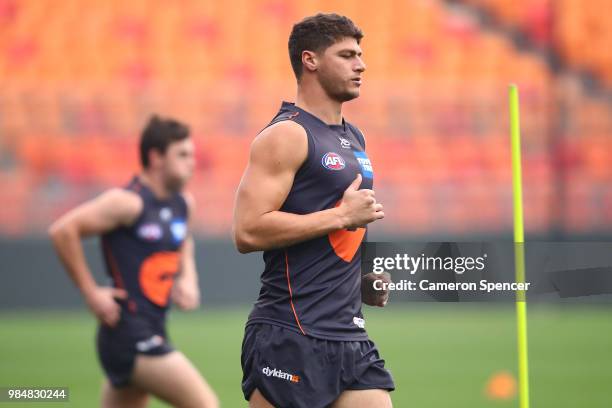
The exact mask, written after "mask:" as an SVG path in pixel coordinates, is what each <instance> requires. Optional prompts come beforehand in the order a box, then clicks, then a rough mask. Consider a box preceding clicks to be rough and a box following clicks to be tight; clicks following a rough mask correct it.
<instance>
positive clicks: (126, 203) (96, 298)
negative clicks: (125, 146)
mask: <svg viewBox="0 0 612 408" xmlns="http://www.w3.org/2000/svg"><path fill="white" fill-rule="evenodd" d="M141 209H142V200H141V199H140V198H139V197H138V196H137V195H135V194H134V193H131V192H128V191H125V190H120V189H112V190H109V191H107V192H105V193H103V194H101V195H100V196H99V197H97V198H95V199H93V200H91V201H88V202H86V203H84V204H82V205H80V206H78V207H76V208H75V209H73V210H71V211H69V212H68V213H67V214H65V215H63V216H62V217H60V218H59V219H58V220H57V221H56V222H54V223H53V224H52V225H51V227H49V236H50V237H51V240H52V242H53V246H54V248H55V251H56V252H57V254H58V256H59V258H60V260H61V261H62V264H63V265H64V267H65V269H66V271H67V272H68V275H69V276H70V278H71V279H72V281H73V282H74V283H75V285H76V286H77V287H78V288H79V290H80V291H81V293H82V294H83V297H84V298H85V301H86V302H87V304H88V306H89V307H90V308H91V309H92V311H93V312H94V314H96V316H97V317H98V318H99V319H100V320H102V321H103V322H105V323H106V324H109V325H111V326H112V325H113V324H114V323H116V321H117V320H118V317H119V316H118V314H119V312H118V306H117V305H116V303H115V302H114V301H113V299H112V298H113V297H119V298H125V297H126V293H125V291H123V290H118V289H113V288H102V287H99V286H98V285H97V284H96V282H95V280H94V278H93V276H92V274H91V271H90V269H89V266H88V265H87V261H86V259H85V253H84V251H83V246H82V243H81V239H82V238H84V237H87V236H91V235H99V234H103V233H105V232H107V231H110V230H112V229H115V228H117V227H119V226H121V225H129V224H131V223H132V222H134V220H135V219H136V217H137V216H138V214H139V213H140V211H141Z"/></svg>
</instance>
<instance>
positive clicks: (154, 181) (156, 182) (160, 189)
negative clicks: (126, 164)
mask: <svg viewBox="0 0 612 408" xmlns="http://www.w3.org/2000/svg"><path fill="white" fill-rule="evenodd" d="M138 178H139V179H140V181H141V182H142V184H144V185H145V186H147V187H148V188H149V189H150V190H151V191H152V192H153V195H154V196H155V197H156V198H157V199H158V200H166V199H168V198H170V196H171V195H172V194H171V192H170V190H168V189H167V188H166V187H165V186H164V183H163V181H162V179H161V177H160V176H159V175H157V174H153V173H151V172H147V171H142V172H141V173H140V174H139V175H138Z"/></svg>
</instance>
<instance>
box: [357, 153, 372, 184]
mask: <svg viewBox="0 0 612 408" xmlns="http://www.w3.org/2000/svg"><path fill="white" fill-rule="evenodd" d="M353 153H354V154H355V158H356V159H357V162H358V163H359V167H361V174H362V175H363V177H367V178H373V177H374V170H373V169H372V163H371V162H370V158H369V157H368V155H367V154H366V153H365V152H353Z"/></svg>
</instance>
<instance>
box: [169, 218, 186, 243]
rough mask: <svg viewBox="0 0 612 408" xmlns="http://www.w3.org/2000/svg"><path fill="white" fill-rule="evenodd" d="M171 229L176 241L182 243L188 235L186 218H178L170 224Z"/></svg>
mask: <svg viewBox="0 0 612 408" xmlns="http://www.w3.org/2000/svg"><path fill="white" fill-rule="evenodd" d="M170 231H171V232H172V238H174V242H176V243H180V242H182V241H183V240H184V239H185V236H186V235H187V223H186V222H185V220H181V219H176V220H174V221H172V223H171V224H170Z"/></svg>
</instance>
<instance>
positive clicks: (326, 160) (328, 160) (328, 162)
mask: <svg viewBox="0 0 612 408" xmlns="http://www.w3.org/2000/svg"><path fill="white" fill-rule="evenodd" d="M321 164H322V165H323V167H325V168H326V169H327V170H342V169H343V168H344V167H346V163H345V162H344V159H343V158H342V156H340V155H339V154H338V153H334V152H329V153H325V154H324V155H323V158H322V159H321Z"/></svg>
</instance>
